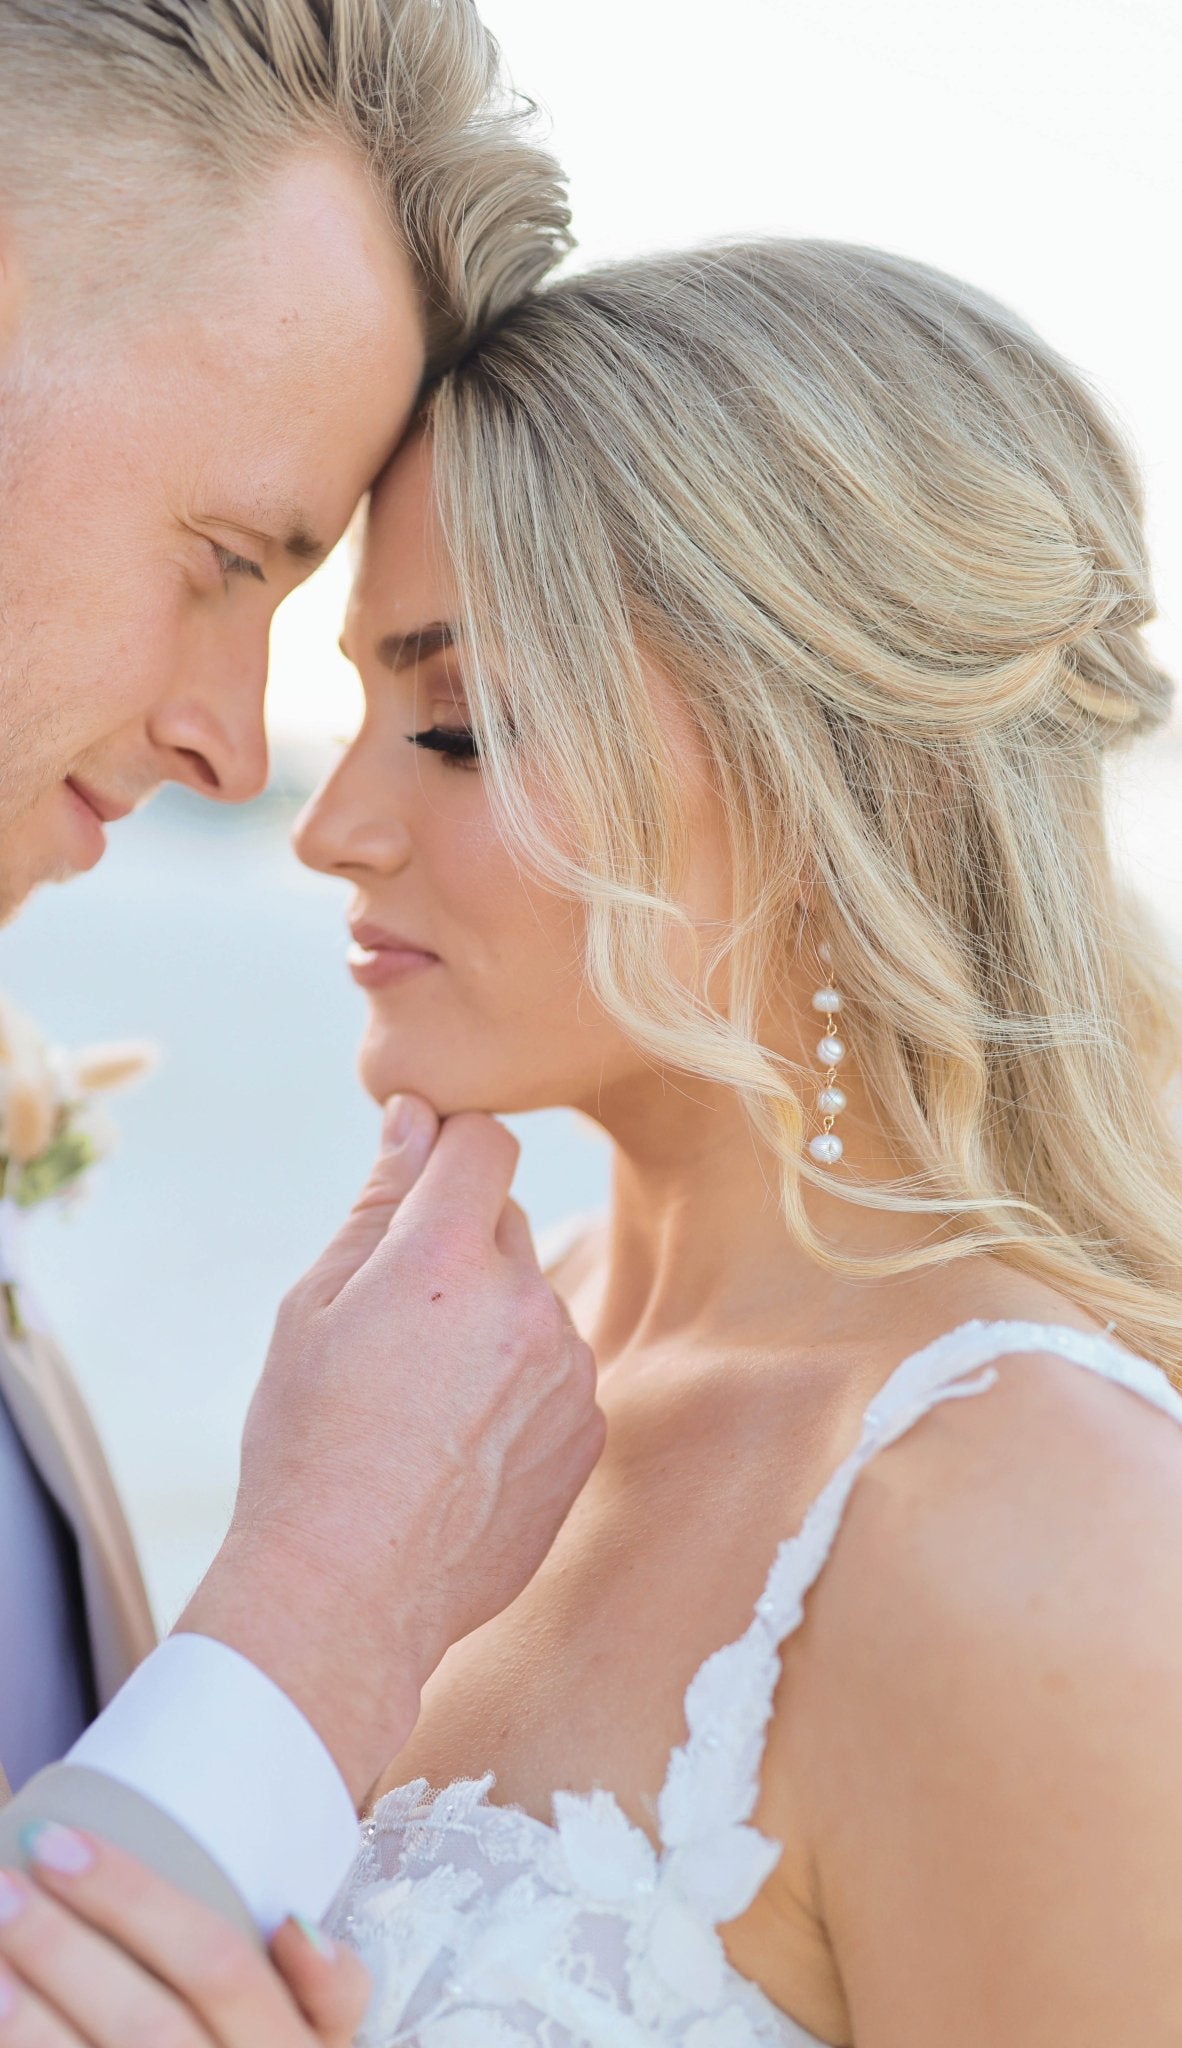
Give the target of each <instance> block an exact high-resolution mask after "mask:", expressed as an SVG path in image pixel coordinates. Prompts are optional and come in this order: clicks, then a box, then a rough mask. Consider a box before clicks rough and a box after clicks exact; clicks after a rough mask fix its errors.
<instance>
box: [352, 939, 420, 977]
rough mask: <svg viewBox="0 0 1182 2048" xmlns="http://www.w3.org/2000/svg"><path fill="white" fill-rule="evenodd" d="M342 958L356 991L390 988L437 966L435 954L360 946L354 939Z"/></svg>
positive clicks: (382, 945)
mask: <svg viewBox="0 0 1182 2048" xmlns="http://www.w3.org/2000/svg"><path fill="white" fill-rule="evenodd" d="M345 957H346V959H347V961H348V964H349V972H350V974H351V975H352V976H353V979H354V981H355V982H356V983H357V985H358V987H359V988H390V987H391V986H392V985H393V984H394V983H395V982H398V981H409V980H410V977H411V976H412V975H414V974H421V973H422V972H423V970H424V968H427V967H437V966H438V965H439V955H438V953H424V952H422V951H420V949H419V948H418V947H417V946H404V945H394V944H390V943H387V942H381V943H369V944H364V943H363V942H362V941H361V940H360V939H354V941H353V943H352V945H351V946H350V948H349V951H348V953H347V954H346V956H345Z"/></svg>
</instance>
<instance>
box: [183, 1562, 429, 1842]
mask: <svg viewBox="0 0 1182 2048" xmlns="http://www.w3.org/2000/svg"><path fill="white" fill-rule="evenodd" d="M355 1605H356V1603H355V1600H354V1599H353V1598H350V1597H349V1589H347V1588H345V1587H343V1586H342V1585H341V1583H340V1581H339V1580H335V1579H334V1577H333V1575H332V1573H331V1571H330V1570H328V1569H327V1568H326V1567H325V1565H324V1562H323V1559H317V1560H310V1559H309V1558H308V1556H307V1554H306V1552H305V1551H304V1550H303V1549H302V1548H301V1547H297V1546H296V1545H294V1544H289V1543H279V1542H275V1541H270V1542H269V1541H265V1540H263V1539H261V1538H256V1537H249V1538H248V1537H243V1536H240V1535H239V1534H238V1533H237V1532H236V1531H234V1530H233V1529H231V1531H230V1534H229V1535H228V1536H227V1538H226V1540H225V1542H224V1543H223V1545H222V1548H221V1550H220V1551H219V1552H218V1555H217V1557H216V1558H215V1559H214V1561H213V1564H212V1565H211V1566H210V1568H209V1571H208V1572H207V1573H206V1576H205V1578H204V1579H203V1580H202V1582H201V1584H200V1586H199V1587H198V1588H197V1591H196V1592H195V1593H194V1595H193V1598H192V1599H191V1600H190V1602H189V1604H188V1606H187V1607H186V1608H185V1610H184V1613H183V1614H182V1615H181V1617H180V1619H179V1621H178V1622H177V1624H176V1632H177V1633H181V1634H186V1633H187V1634H193V1635H203V1636H211V1637H213V1638H215V1639H216V1640H217V1641H219V1642H223V1643H225V1644H227V1646H228V1647H229V1648H230V1649H232V1650H236V1651H237V1652H238V1653H239V1655H240V1656H243V1657H246V1658H247V1659H248V1660H249V1661H250V1662H251V1663H252V1664H254V1665H255V1666H256V1667H257V1668H258V1669H259V1670H260V1671H262V1672H263V1673H264V1674H265V1675H266V1676H267V1677H268V1678H269V1679H271V1681H272V1682H273V1683H274V1684H275V1685H277V1686H278V1687H279V1689H280V1691H282V1692H284V1693H286V1695H287V1697H288V1699H289V1700H291V1702H292V1704H293V1705H294V1706H296V1707H298V1708H299V1711H300V1712H301V1713H302V1714H303V1715H304V1717H305V1719H306V1720H307V1721H308V1722H309V1723H310V1725H311V1726H312V1727H313V1728H314V1729H315V1731H316V1733H317V1735H318V1736H319V1737H320V1740H321V1741H322V1742H323V1744H324V1746H325V1748H326V1749H327V1750H328V1753H329V1755H330V1756H331V1757H332V1758H333V1761H334V1762H335V1764H336V1766H337V1769H338V1770H339V1772H340V1774H341V1777H342V1778H343V1779H344V1781H345V1784H346V1786H347V1787H348V1790H349V1794H350V1796H351V1798H352V1799H353V1800H354V1802H355V1803H356V1804H357V1805H360V1803H361V1801H362V1799H363V1798H364V1795H365V1794H366V1792H367V1791H368V1790H369V1788H370V1787H371V1785H373V1783H374V1782H375V1780H376V1779H377V1778H378V1777H379V1776H380V1775H381V1773H382V1772H383V1771H384V1770H385V1768H386V1766H387V1765H388V1764H389V1762H390V1761H391V1759H392V1758H393V1757H394V1756H396V1755H397V1753H398V1751H399V1750H400V1749H401V1748H402V1747H403V1745H404V1744H405V1743H406V1742H407V1741H408V1740H409V1738H410V1735H411V1733H412V1731H413V1729H414V1725H415V1722H416V1721H417V1719H418V1715H419V1679H418V1676H417V1670H416V1661H415V1659H414V1657H413V1656H412V1655H411V1654H410V1653H409V1652H408V1651H404V1650H402V1648H401V1646H400V1639H399V1632H398V1629H397V1618H396V1617H392V1618H391V1626H389V1627H384V1628H383V1629H382V1630H381V1632H380V1639H378V1636H377V1634H376V1632H375V1631H374V1630H373V1629H372V1627H370V1626H369V1625H368V1624H366V1623H364V1622H363V1621H362V1619H361V1618H360V1617H358V1616H356V1615H355V1612H354V1610H355Z"/></svg>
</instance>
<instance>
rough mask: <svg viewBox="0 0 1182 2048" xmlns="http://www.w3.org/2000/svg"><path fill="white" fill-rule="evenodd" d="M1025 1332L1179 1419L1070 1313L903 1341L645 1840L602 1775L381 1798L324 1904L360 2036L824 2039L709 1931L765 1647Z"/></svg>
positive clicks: (727, 1901) (563, 2043)
mask: <svg viewBox="0 0 1182 2048" xmlns="http://www.w3.org/2000/svg"><path fill="white" fill-rule="evenodd" d="M1021 1351H1043V1352H1048V1351H1049V1352H1053V1353H1055V1354H1056V1355H1058V1356H1059V1357H1062V1358H1066V1359H1070V1360H1072V1361H1073V1362H1074V1363H1075V1364H1077V1365H1080V1366H1083V1367H1085V1368H1086V1369H1087V1370H1088V1371H1090V1372H1094V1373H1098V1374H1100V1376H1101V1377H1102V1378H1104V1379H1109V1380H1115V1381H1116V1382H1117V1383H1118V1384H1119V1385H1121V1386H1123V1387H1128V1388H1129V1389H1131V1390H1132V1392H1133V1393H1135V1394H1139V1395H1141V1396H1142V1397H1143V1398H1144V1399H1145V1400H1147V1401H1149V1402H1151V1403H1152V1404H1153V1405H1154V1407H1156V1408H1160V1409H1162V1410H1163V1411H1164V1412H1165V1413H1166V1414H1167V1415H1172V1416H1173V1417H1174V1419H1175V1420H1176V1421H1178V1422H1182V1398H1180V1397H1179V1396H1178V1394H1176V1393H1175V1392H1174V1390H1173V1388H1172V1387H1171V1386H1170V1384H1169V1381H1168V1380H1167V1379H1166V1377H1165V1375H1164V1373H1162V1372H1160V1371H1159V1370H1158V1368H1157V1367H1156V1366H1152V1365H1149V1364H1147V1363H1146V1362H1145V1361H1144V1360H1143V1359H1139V1358H1135V1357H1134V1356H1133V1355H1132V1354H1131V1353H1129V1352H1127V1351H1124V1350H1122V1349H1121V1348H1120V1346H1119V1345H1117V1344H1115V1343H1113V1342H1112V1341H1111V1340H1110V1339H1108V1338H1106V1337H1099V1336H1088V1335H1084V1334H1082V1333H1081V1332H1079V1331H1076V1330H1070V1329H1060V1328H1057V1327H1054V1326H1050V1325H1043V1324H1039V1323H979V1322H978V1323H966V1324H965V1325H964V1326H963V1328H961V1329H958V1330H953V1331H951V1332H949V1334H948V1335H946V1336H944V1337H941V1338H939V1339H938V1340H937V1341H936V1343H934V1344H931V1345H929V1346H928V1347H927V1349H926V1350H924V1351H920V1352H916V1353H915V1355H914V1356H913V1357H911V1358H908V1359H906V1360H905V1361H904V1363H903V1364H902V1365H900V1366H899V1367H898V1368H897V1370H896V1371H895V1372H893V1373H892V1374H891V1376H890V1378H889V1379H888V1380H887V1382H886V1383H885V1385H884V1386H883V1387H882V1388H881V1389H880V1391H879V1392H878V1394H876V1396H875V1398H874V1400H873V1401H872V1402H871V1404H870V1406H869V1408H868V1409H867V1410H866V1413H865V1415H864V1417H863V1420H862V1431H861V1436H860V1439H859V1441H858V1444H857V1446H856V1447H855V1449H854V1450H853V1451H852V1452H851V1454H850V1456H849V1457H848V1458H846V1459H845V1461H844V1463H843V1464H841V1465H840V1466H839V1467H838V1469H837V1471H836V1472H834V1474H833V1476H832V1478H831V1479H830V1480H829V1483H828V1485H827V1486H826V1487H825V1488H824V1489H823V1491H822V1492H821V1493H820V1494H819V1495H818V1497H817V1499H816V1500H815V1501H814V1502H813V1505H812V1506H811V1508H810V1509H809V1511H808V1513H807V1515H806V1516H805V1518H804V1522H803V1523H802V1525H801V1528H800V1531H799V1533H798V1534H797V1535H795V1536H793V1537H791V1538H789V1540H788V1541H787V1542H786V1543H783V1544H782V1545H781V1546H780V1549H779V1551H778V1553H777V1555H776V1558H775V1562H774V1563H773V1565H772V1569H771V1575H770V1577H769V1579H768V1581H767V1586H766V1589H765V1591H764V1593H763V1595H762V1597H761V1598H760V1599H759V1600H758V1601H757V1602H756V1607H755V1613H754V1616H753V1618H752V1621H751V1625H750V1627H749V1628H748V1630H747V1632H746V1634H745V1635H743V1636H740V1638H739V1640H738V1641H737V1642H734V1643H729V1644H727V1646H726V1647H725V1648H724V1649H720V1650H716V1651H715V1652H714V1655H713V1656H711V1657H708V1658H707V1660H706V1662H705V1663H704V1664H703V1665H702V1667H701V1669H700V1670H699V1671H698V1673H697V1676H696V1677H695V1678H694V1680H693V1682H692V1684H691V1685H690V1688H689V1691H688V1692H687V1694H686V1700H685V1720H686V1727H687V1730H688V1740H687V1741H686V1743H685V1745H684V1747H682V1748H681V1749H676V1750H674V1752H673V1754H672V1756H671V1757H670V1759H669V1769H668V1775H667V1777H666V1779H665V1785H664V1789H663V1791H662V1793H661V1797H660V1804H659V1808H658V1816H657V1817H658V1822H659V1836H660V1847H659V1849H654V1848H653V1846H652V1844H651V1843H650V1842H649V1840H648V1838H647V1836H646V1835H644V1834H642V1833H641V1832H640V1830H639V1829H637V1828H635V1827H634V1826H632V1824H631V1823H630V1822H629V1821H627V1820H626V1819H625V1817H624V1815H623V1813H622V1812H621V1810H620V1808H619V1807H618V1806H617V1804H616V1802H615V1800H614V1799H613V1797H612V1795H611V1793H610V1792H606V1791H597V1792H593V1793H591V1794H590V1795H589V1796H576V1795H575V1794H573V1793H569V1792H556V1793H555V1795H554V1802H553V1813H554V1818H553V1824H552V1825H551V1824H549V1823H547V1822H544V1821H541V1820H537V1819H535V1818H533V1817H532V1816H531V1815H529V1814H526V1813H523V1812H521V1811H520V1810H518V1809H517V1808H514V1807H502V1806H496V1805H493V1804H491V1803H490V1799H489V1794H490V1793H491V1791H492V1788H493V1779H492V1776H491V1774H490V1775H488V1776H487V1777H483V1778H478V1779H465V1780H461V1781H460V1782H458V1783H456V1784H452V1785H449V1786H447V1787H446V1788H445V1789H443V1790H441V1791H434V1790H432V1789H431V1787H429V1786H428V1785H427V1783H426V1781H425V1780H423V1779H418V1780H416V1781H415V1783H413V1784H410V1785H403V1786H400V1787H399V1788H398V1789H397V1790H396V1791H394V1792H390V1793H388V1794H387V1795H386V1797H385V1798H384V1799H382V1800H381V1801H380V1802H379V1804H378V1806H377V1807H376V1809H375V1811H374V1814H373V1817H372V1819H371V1820H370V1821H369V1822H368V1823H367V1824H366V1826H365V1828H364V1830H363V1836H362V1845H361V1850H360V1853H359V1855H358V1858H357V1862H356V1864H355V1865H354V1868H353V1870H352V1872H351V1874H350V1876H349V1879H348V1881H347V1883H346V1885H345V1888H344V1890H343V1892H342V1893H341V1896H340V1898H339V1900H338V1903H337V1907H336V1910H335V1912H334V1916H333V1921H332V1927H333V1931H334V1932H335V1933H336V1934H338V1935H339V1936H340V1937H341V1938H343V1939H345V1940H347V1941H349V1942H351V1943H352V1944H353V1946H354V1947H356V1948H357V1949H358V1950H359V1951H360V1953H361V1954H362V1955H363V1956H364V1958H365V1960H366V1962H367V1964H368V1965H369V1967H370V1969H371V1971H372V1972H373V1975H374V1980H375V1987H376V1988H375V1994H374V1999H373V2003H372V2005H371V2007H370V2011H369V2014H368V2017H367V2019H366V2023H365V2026H364V2028H363V2029H362V2032H361V2033H360V2034H359V2035H358V2042H359V2044H361V2048H824V2044H823V2043H820V2042H818V2040H817V2038H816V2036H815V2035H813V2034H810V2033H807V2032H806V2031H805V2029H804V2028H803V2027H802V2026H800V2025H798V2024H797V2022H796V2021H794V2020H792V2019H790V2018H789V2017H788V2016H787V2014H785V2013H784V2012H782V2011H780V2009H779V2008H778V2007H777V2006H774V2005H773V2004H772V2003H771V2001H770V2000H769V1999H768V1998H766V1997H765V1995H764V1994H763V1992H761V1991H760V1990H759V1989H758V1987H757V1986H756V1985H754V1984H752V1983H750V1982H749V1981H748V1980H747V1979H746V1978H744V1977H741V1976H740V1975H739V1973H738V1972H737V1971H736V1970H735V1969H733V1968H732V1967H731V1965H730V1964H729V1963H728V1961H727V1959H726V1956H725V1953H724V1951H723V1947H722V1943H721V1941H720V1940H719V1936H718V1929H719V1927H720V1926H722V1925H723V1924H724V1923H725V1922H726V1921H728V1920H732V1919H734V1918H736V1917H737V1915H738V1914H740V1913H742V1912H743V1911H744V1910H745V1909H746V1907H747V1906H748V1905H749V1904H750V1903H751V1901H752V1899H753V1898H754V1897H755V1895H756V1893H757V1892H758V1890H759V1889H760V1886H761V1885H762V1884H763V1882H764V1880H765V1878H766V1877H767V1875H768V1873H769V1871H770V1870H771V1869H772V1868H773V1866H774V1865H775V1863H776V1860H777V1858H778V1856H779V1854H780V1849H779V1845H778V1844H777V1843H775V1842H771V1841H768V1840H766V1839H765V1837H764V1836H762V1835H761V1834H759V1833H757V1832H756V1830H755V1829H754V1828H752V1827H751V1826H750V1825H749V1823H750V1819H751V1815H752V1813H753V1812H754V1810H755V1804H756V1799H757V1794H758V1785H759V1773H760V1764H761V1760H762V1755H763V1748H764V1740H765V1736H766V1731H767V1724H768V1721H769V1718H770V1715H771V1708H772V1696H773V1693H774V1691H775V1687H776V1681H777V1679H778V1677H779V1670H780V1659H779V1653H780V1648H781V1645H782V1644H783V1642H784V1641H785V1639H786V1637H788V1636H789V1635H791V1633H792V1631H793V1630H794V1629H795V1628H797V1627H798V1626H799V1624H800V1621H801V1619H802V1616H803V1612H804V1607H803V1602H804V1597H805V1594H806V1593H807V1591H808V1589H809V1587H810V1586H811V1585H812V1584H813V1582H814V1580H815V1579H816V1578H817V1576H818V1574H819V1572H820V1570H821V1568H822V1566H823V1564H824V1562H825V1559H826V1557H827V1556H828V1554H829V1550H830V1548H831V1546H832V1543H833V1540H834V1537H835V1535H836V1533H837V1530H838V1527H839V1524H840V1521H841V1517H842V1513H843V1511H844V1508H845V1504H846V1502H847V1500H848V1499H849V1496H850V1492H851V1490H852V1488H853V1486H854V1482H855V1481H856V1479H857V1477H858V1474H859V1473H860V1472H861V1471H862V1469H863V1467H864V1466H865V1465H866V1464H867V1463H868V1461H869V1460H870V1459H871V1458H872V1457H873V1456H874V1455H875V1453H876V1452H877V1451H880V1450H882V1449H883V1447H884V1445H886V1444H889V1443H893V1442H894V1440H895V1438H896V1437H899V1436H901V1435H902V1434H903V1432H904V1431H905V1430H908V1429H910V1428H911V1426H912V1424H913V1423H915V1422H917V1421H918V1420H919V1418H920V1417H921V1416H922V1415H925V1414H926V1413H927V1412H928V1410H929V1409H930V1408H933V1407H934V1406H935V1405H936V1403H937V1402H940V1401H949V1400H954V1399H959V1398H961V1397H963V1396H971V1395H974V1394H981V1393H984V1392H985V1391H986V1389H987V1388H989V1387H991V1386H992V1385H993V1384H994V1383H995V1382H996V1380H997V1373H996V1372H995V1371H993V1370H992V1369H991V1361H992V1360H994V1359H996V1358H1000V1357H1003V1356H1005V1355H1006V1354H1013V1353H1015V1352H1021ZM970 1375H971V1377H970Z"/></svg>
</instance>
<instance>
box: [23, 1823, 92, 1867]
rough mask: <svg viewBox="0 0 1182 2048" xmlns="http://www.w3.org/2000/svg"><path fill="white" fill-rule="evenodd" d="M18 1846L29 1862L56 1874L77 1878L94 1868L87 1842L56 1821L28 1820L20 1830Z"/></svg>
mask: <svg viewBox="0 0 1182 2048" xmlns="http://www.w3.org/2000/svg"><path fill="white" fill-rule="evenodd" d="M20 1841H21V1848H22V1849H23V1850H24V1852H25V1855H26V1856H27V1857H28V1859H29V1861H30V1863H36V1864H38V1865H39V1866H40V1868H41V1869H42V1870H52V1871H53V1872H54V1873H55V1875H56V1876H58V1877H81V1875H82V1873H83V1871H84V1870H91V1869H93V1867H94V1850H93V1849H92V1848H91V1846H90V1843H89V1842H86V1841H84V1840H83V1838H82V1836H81V1835H76V1834H75V1833H74V1830H73V1828H64V1827H62V1826H61V1824H60V1823H59V1822H58V1821H56V1820H32V1821H30V1822H29V1823H28V1825H27V1826H26V1827H23V1828H22V1829H21V1835H20Z"/></svg>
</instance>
